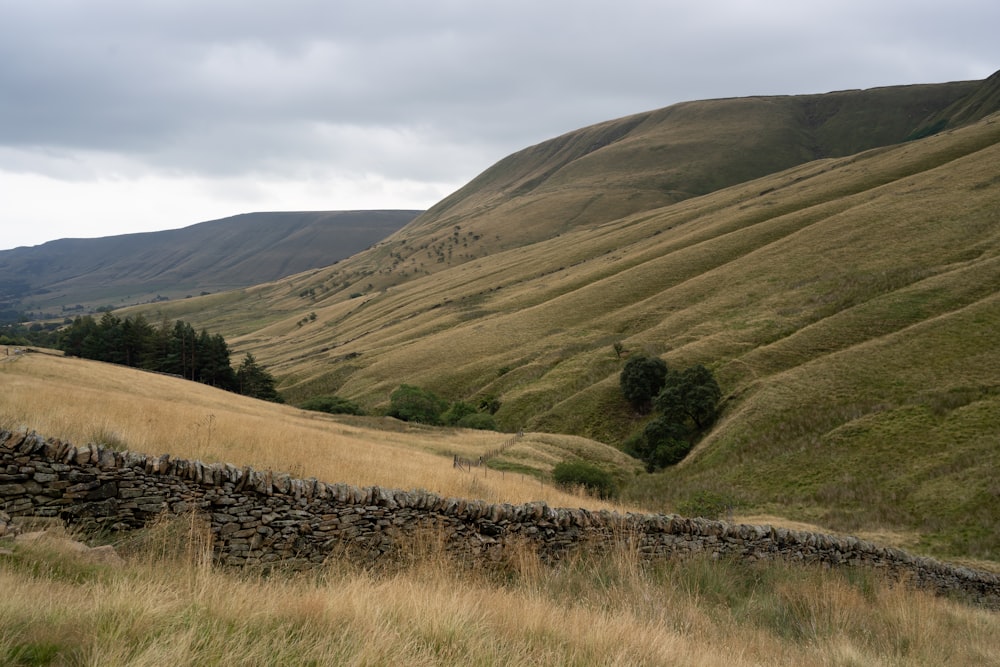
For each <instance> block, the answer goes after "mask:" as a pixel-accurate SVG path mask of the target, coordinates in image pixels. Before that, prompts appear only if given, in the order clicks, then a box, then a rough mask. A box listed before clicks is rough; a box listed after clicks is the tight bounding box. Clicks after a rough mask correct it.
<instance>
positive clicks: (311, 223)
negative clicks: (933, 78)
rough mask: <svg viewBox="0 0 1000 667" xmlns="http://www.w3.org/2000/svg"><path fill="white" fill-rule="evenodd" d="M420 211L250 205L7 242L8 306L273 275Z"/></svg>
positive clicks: (182, 292) (104, 300)
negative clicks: (256, 209) (238, 210)
mask: <svg viewBox="0 0 1000 667" xmlns="http://www.w3.org/2000/svg"><path fill="white" fill-rule="evenodd" d="M418 213H419V211H309V212H290V213H248V214H245V215H237V216H233V217H230V218H224V219H222V220H213V221H210V222H203V223H199V224H196V225H191V226H189V227H185V228H183V229H173V230H168V231H162V232H148V233H141V234H125V235H121V236H111V237H107V238H96V239H60V240H57V241H50V242H48V243H44V244H42V245H39V246H34V247H30V248H27V247H24V248H15V249H13V250H0V309H2V310H8V309H10V310H20V311H32V312H35V313H39V312H42V313H52V314H53V315H54V316H61V315H62V314H63V313H64V312H66V311H65V309H66V308H70V309H71V310H69V311H68V312H69V313H70V314H72V313H73V312H76V311H75V310H72V309H74V308H76V307H77V306H82V307H83V309H85V310H89V311H92V310H93V309H94V308H96V307H98V306H107V305H110V306H113V307H120V306H122V305H132V304H136V303H146V302H149V301H151V300H153V299H156V298H170V299H178V298H184V297H186V296H190V295H198V294H202V293H204V292H218V291H221V290H230V289H236V288H239V287H245V286H248V285H257V284H260V283H264V282H270V281H272V280H277V279H278V278H283V277H285V276H289V275H292V274H295V273H299V272H301V271H306V270H308V269H312V268H316V267H321V266H328V265H330V264H333V263H335V262H337V261H338V260H341V259H344V258H346V257H349V256H351V255H353V254H355V253H357V252H360V251H362V250H364V249H365V248H367V247H369V246H370V245H372V244H373V243H375V242H376V241H380V240H381V239H383V238H385V237H387V236H389V235H390V234H392V233H393V232H395V231H396V230H398V229H399V228H401V227H402V226H403V225H405V224H406V223H408V222H410V221H411V220H413V218H414V217H416V216H417V214H418Z"/></svg>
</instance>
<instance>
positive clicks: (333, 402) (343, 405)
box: [299, 396, 365, 415]
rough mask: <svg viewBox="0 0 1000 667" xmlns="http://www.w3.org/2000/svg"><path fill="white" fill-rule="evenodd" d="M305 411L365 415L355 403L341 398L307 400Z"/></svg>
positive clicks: (303, 404)
mask: <svg viewBox="0 0 1000 667" xmlns="http://www.w3.org/2000/svg"><path fill="white" fill-rule="evenodd" d="M299 407H301V408H302V409H303V410H314V411H316V412H327V413H329V414H331V415H363V414H365V411H364V410H363V409H362V408H361V406H360V405H358V404H357V403H355V402H354V401H351V400H348V399H346V398H341V397H340V396H314V397H312V398H309V399H306V400H305V401H304V402H303V403H302V405H300V406H299Z"/></svg>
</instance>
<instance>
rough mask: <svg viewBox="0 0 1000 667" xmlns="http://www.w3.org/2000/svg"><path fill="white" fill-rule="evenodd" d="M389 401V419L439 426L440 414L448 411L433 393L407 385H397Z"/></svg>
mask: <svg viewBox="0 0 1000 667" xmlns="http://www.w3.org/2000/svg"><path fill="white" fill-rule="evenodd" d="M389 401H390V405H389V413H388V414H389V416H390V417H395V418H396V419H402V420H403V421H406V422H419V423H421V424H432V425H435V426H437V425H440V424H441V413H443V412H444V411H445V410H447V409H448V403H447V402H446V401H445V400H444V399H443V398H440V397H439V396H438V395H437V394H435V393H434V392H432V391H429V390H427V389H421V388H420V387H414V386H413V385H409V384H401V385H399V389H397V390H396V391H394V392H392V396H390V397H389Z"/></svg>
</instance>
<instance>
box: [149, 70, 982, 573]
mask: <svg viewBox="0 0 1000 667" xmlns="http://www.w3.org/2000/svg"><path fill="white" fill-rule="evenodd" d="M996 85H997V82H996V81H994V80H992V79H991V80H990V81H987V82H983V83H981V84H950V85H946V86H943V87H942V88H940V89H939V88H937V87H929V88H930V90H932V91H934V92H935V94H937V95H938V96H937V97H934V96H931V101H930V102H928V101H927V100H926V99H923V97H922V95H926V91H924V92H923V93H922V92H921V87H907V88H902V89H880V90H878V91H853V92H844V93H835V94H831V95H829V96H807V97H804V98H753V99H747V100H719V101H714V102H704V103H691V104H688V105H679V106H677V107H671V108H669V109H666V110H661V111H658V112H651V113H650V114H641V115H639V116H635V117H632V118H630V119H624V120H622V121H613V122H611V123H606V124H603V125H599V126H595V127H593V128H586V129H585V130H582V131H580V132H578V133H573V134H570V135H566V136H564V137H561V138H559V139H556V140H553V141H552V142H547V143H546V144H541V145H539V146H537V147H533V148H531V149H527V150H526V151H524V152H522V153H518V154H516V155H514V156H511V158H508V159H507V160H504V161H502V162H501V163H499V164H498V165H497V167H495V168H494V169H491V170H489V171H487V172H486V173H484V174H483V176H481V177H480V178H479V179H477V180H476V181H473V183H470V185H469V186H467V188H466V189H464V190H463V191H460V192H459V193H456V195H454V196H453V197H451V198H449V199H446V200H445V201H443V202H441V204H439V205H438V206H435V207H433V208H432V209H431V210H429V211H428V212H427V213H426V214H425V215H424V216H421V217H420V218H418V219H417V220H416V221H414V223H413V224H411V225H409V226H408V227H406V228H405V229H403V230H401V231H400V232H399V233H398V234H396V235H394V236H393V237H391V238H390V239H387V240H386V241H385V242H383V243H380V244H378V245H377V246H376V247H374V248H372V249H371V250H370V251H368V252H365V253H362V254H360V255H357V256H355V257H352V258H351V259H350V260H347V261H345V262H341V263H340V264H338V265H337V266H334V267H329V268H326V269H321V270H317V271H314V272H311V273H307V274H300V275H298V276H295V277H293V278H290V279H288V280H285V281H281V282H278V283H275V284H273V285H266V286H260V287H257V288H252V289H247V290H244V291H242V292H239V293H229V294H225V295H218V296H214V297H206V298H205V299H192V300H189V301H185V302H183V303H178V304H173V305H170V304H167V305H166V306H167V307H163V308H160V309H157V310H153V311H149V312H148V314H149V315H150V316H151V317H154V318H159V317H160V316H167V317H183V318H184V319H191V320H193V321H195V322H197V323H198V324H204V325H208V326H210V327H214V328H217V329H218V330H221V331H224V332H225V333H226V334H227V335H230V336H234V338H233V341H234V342H235V345H236V347H237V349H238V350H239V351H243V350H251V351H253V352H254V353H255V354H256V355H257V356H258V357H259V358H260V359H262V360H263V361H264V362H265V363H266V364H268V365H269V366H270V368H271V370H272V371H273V372H275V373H276V375H278V376H279V377H280V378H281V380H282V382H281V389H282V390H283V392H284V393H285V395H286V396H287V397H288V398H289V399H290V400H292V401H297V400H301V399H303V398H305V397H307V396H309V395H315V394H321V393H334V392H336V393H339V394H341V395H343V396H345V397H348V398H352V399H354V400H357V401H360V402H362V403H364V404H366V405H367V406H368V407H371V408H378V407H379V406H384V405H385V404H386V403H387V401H388V397H389V394H390V393H391V391H392V390H393V389H395V388H396V387H397V386H398V385H399V384H400V383H401V382H407V383H410V384H416V385H421V386H424V387H427V388H430V389H433V390H434V391H437V392H438V393H440V394H442V395H444V396H446V397H447V398H449V399H452V400H454V399H467V400H476V399H479V398H482V397H486V396H493V397H496V398H498V399H499V400H500V401H501V403H502V407H501V408H500V411H499V412H498V413H497V417H498V419H499V420H500V421H501V423H503V424H504V425H505V426H506V427H507V428H509V429H515V428H526V429H529V430H533V431H548V432H554V433H556V432H557V433H571V434H576V435H581V436H586V437H589V438H594V439H596V440H600V441H603V442H608V443H619V442H621V441H622V440H623V439H624V438H625V437H626V436H627V435H628V434H629V433H630V432H632V431H634V430H635V429H637V428H639V427H641V425H642V418H641V417H639V416H636V415H634V414H632V413H631V412H630V410H629V409H628V408H627V406H626V404H625V403H624V401H623V400H622V399H621V398H620V395H619V392H618V386H617V379H618V373H619V372H620V369H621V366H622V364H623V363H624V360H623V359H619V358H618V357H617V355H616V354H615V353H614V351H613V349H612V345H613V344H614V343H615V342H621V343H622V344H623V345H624V347H625V350H626V352H627V354H637V353H648V354H656V355H660V356H662V357H663V358H664V359H665V360H666V361H667V362H668V364H670V365H671V366H673V367H678V368H680V367H684V366H687V365H690V364H694V363H703V364H706V365H707V366H709V367H711V368H712V369H714V371H715V372H716V374H717V376H718V377H719V379H720V382H721V384H722V387H723V390H724V392H725V395H726V400H725V406H724V412H723V415H722V418H721V419H720V421H719V422H718V424H717V425H716V428H715V429H714V430H713V431H712V433H710V434H709V436H708V437H707V438H706V439H705V440H704V441H703V442H702V443H701V444H700V445H699V447H698V448H697V449H696V451H695V452H694V454H693V456H692V457H690V459H689V460H688V461H686V462H685V463H683V464H682V465H681V466H679V467H677V468H676V469H674V470H671V471H668V472H667V473H663V474H661V475H658V476H655V477H653V478H650V479H648V480H644V481H643V482H642V483H641V484H638V485H637V486H636V488H635V490H634V493H635V498H637V499H641V502H643V503H644V504H646V505H647V506H651V507H658V506H662V507H670V506H673V505H674V504H676V503H677V502H678V501H680V500H683V499H684V498H687V497H690V496H692V495H693V494H695V493H696V492H698V491H700V490H706V489H708V490H712V491H715V492H720V493H724V494H727V495H728V496H730V497H731V498H732V499H733V500H734V501H739V502H741V503H742V504H743V506H744V507H745V508H747V511H759V512H768V513H775V514H779V515H782V516H786V517H790V518H795V519H798V520H803V521H814V522H821V523H823V524H824V525H828V526H832V527H834V528H837V529H841V530H849V531H856V530H860V529H865V530H888V531H897V532H900V533H906V534H909V535H911V539H912V540H914V541H916V542H918V543H919V546H921V548H925V549H929V550H932V551H935V552H938V553H942V554H944V555H956V554H960V555H968V556H975V557H981V558H988V559H997V558H1000V542H998V540H1000V537H998V536H997V534H996V532H995V530H994V528H995V526H996V525H997V524H998V522H1000V493H998V490H997V487H996V484H995V482H994V481H993V477H994V476H993V475H992V474H991V473H990V471H991V470H995V467H996V456H997V454H996V451H995V442H996V440H997V435H998V428H1000V426H998V422H997V420H996V419H995V417H994V416H993V415H995V414H997V407H998V406H997V400H998V398H997V396H998V394H997V378H998V377H1000V367H998V366H1000V350H998V343H997V337H996V336H995V335H993V332H995V331H996V330H998V329H1000V307H998V303H997V298H998V297H997V287H998V284H1000V259H998V254H1000V234H998V229H1000V225H998V222H1000V220H998V216H1000V179H998V177H997V176H996V165H997V164H1000V119H998V117H997V116H996V115H993V116H989V117H986V118H983V119H982V120H979V121H977V122H975V123H972V124H970V125H966V126H963V127H959V128H956V129H949V130H945V131H943V132H941V133H938V134H935V135H932V136H928V137H925V138H923V139H920V140H916V141H911V142H907V143H902V144H896V145H885V146H881V147H877V148H872V149H869V150H865V151H862V152H860V153H856V154H853V153H850V151H853V150H854V149H856V148H859V147H863V146H864V145H868V144H877V143H879V142H876V141H875V139H873V138H871V137H872V136H874V135H875V134H877V132H876V131H875V129H873V127H874V128H883V129H884V130H885V134H884V135H880V136H881V140H884V141H885V142H886V143H891V142H890V141H889V140H890V139H892V140H893V141H899V140H900V139H902V138H905V137H906V136H908V135H909V134H911V133H912V131H913V130H914V129H915V128H919V127H920V126H921V123H922V122H923V121H924V120H925V119H927V118H931V117H934V114H936V113H940V112H941V111H942V110H946V109H949V108H953V106H954V105H955V104H956V103H957V100H965V101H966V102H968V100H971V99H973V98H976V99H991V97H990V94H991V93H990V91H991V90H992V88H991V87H996ZM947 91H950V92H948V94H944V93H945V92H947ZM984 91H985V92H984ZM977 96H978V97H977ZM907 101H909V103H907ZM890 109H898V110H905V113H902V112H900V114H899V115H893V114H891V113H889V110H890ZM979 109H980V110H979V111H978V112H977V113H980V114H982V113H984V108H983V107H982V106H980V107H979ZM904 116H905V118H906V120H905V122H904V120H903V117H904ZM696 118H701V119H702V120H703V124H699V123H698V122H695V120H693V119H696ZM803 119H805V120H809V119H811V120H809V122H805V120H803ZM772 122H773V125H769V123H772ZM769 128H770V129H769ZM852 130H853V131H852ZM657 136H660V137H671V139H670V140H669V141H667V140H665V139H664V140H661V141H659V143H657V140H655V137H657ZM848 136H849V137H851V140H850V141H848V139H847V138H846V137H848ZM684 139H687V141H685V140H684ZM712 142H715V144H714V145H715V146H716V149H717V150H716V151H715V152H713V151H712V150H708V149H707V147H709V146H711V145H713V143H712ZM755 142H758V143H755ZM852 142H854V143H852ZM657 147H661V148H657ZM772 149H773V150H772ZM807 149H808V150H807ZM685 151H688V152H685ZM719 151H721V152H719ZM727 151H728V152H727ZM733 151H736V152H735V153H734V152H733ZM740 151H744V152H748V153H749V154H750V158H748V159H747V160H742V159H735V158H734V156H736V155H742V154H743V153H741V152H740ZM644 153H648V154H649V155H650V156H652V155H661V157H660V158H655V159H654V158H653V157H650V158H649V159H648V160H647V161H645V162H644V161H643V159H642V155H643V154H644ZM849 153H850V154H849ZM667 154H670V155H677V156H678V157H677V160H676V162H674V161H672V160H668V159H666V158H664V157H662V156H663V155H667ZM838 155H843V157H837V156H838ZM727 156H728V157H729V158H730V159H729V160H728V161H727V160H726V159H725V158H726V157H727ZM816 156H828V157H821V159H813V158H814V157H816ZM758 160H759V161H761V163H760V165H758V166H753V164H752V163H754V162H755V161H758ZM782 162H787V163H788V164H793V165H794V164H797V165H798V166H792V167H791V168H788V169H785V170H784V171H777V172H775V173H772V174H771V175H768V176H764V177H762V178H757V179H756V180H749V181H747V180H745V179H746V178H748V177H749V176H750V174H751V173H753V172H754V171H755V170H759V171H761V172H769V171H774V170H775V169H776V168H777V165H778V164H779V163H782ZM748 165H749V166H748ZM680 173H684V174H686V176H685V178H684V179H682V180H683V183H684V186H683V187H673V186H671V187H670V188H665V187H660V188H659V189H657V187H653V186H651V185H650V183H654V181H650V180H649V178H653V177H654V176H655V178H657V179H660V180H659V181H655V182H658V183H660V184H661V185H662V184H663V183H666V182H667V181H668V180H670V181H671V182H673V180H672V179H674V176H673V175H672V174H680ZM708 175H712V176H713V178H717V179H721V180H715V181H711V180H710V179H708ZM647 176H648V177H649V178H647ZM727 181H730V182H738V183H739V184H737V185H731V186H730V187H726V188H723V189H720V190H714V189H715V188H717V187H720V186H721V185H722V184H724V183H725V182H727ZM710 190H714V191H712V192H710V193H709V194H703V195H700V196H693V195H698V194H699V193H700V192H701V191H710ZM309 290H312V292H311V295H312V296H309V297H308V298H307V297H304V296H303V294H310V292H309ZM311 312H315V313H316V315H317V317H316V319H315V321H310V322H309V323H307V324H302V321H303V316H304V315H306V314H308V313H311Z"/></svg>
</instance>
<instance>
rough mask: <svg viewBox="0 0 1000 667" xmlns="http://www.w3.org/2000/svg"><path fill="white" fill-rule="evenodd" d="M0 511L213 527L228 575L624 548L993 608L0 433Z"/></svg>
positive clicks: (875, 553) (926, 582)
mask: <svg viewBox="0 0 1000 667" xmlns="http://www.w3.org/2000/svg"><path fill="white" fill-rule="evenodd" d="M0 510H2V512H0V526H2V527H4V528H5V527H6V526H7V524H8V523H9V522H10V520H13V519H16V518H17V517H25V516H34V517H58V518H60V519H62V520H63V521H65V522H66V523H70V524H76V525H80V526H82V527H84V528H85V529H94V530H111V531H122V530H131V529H135V528H140V527H142V526H144V525H146V524H147V523H148V522H149V521H150V520H151V519H153V518H154V517H157V516H158V515H160V514H162V513H164V512H167V513H172V514H183V513H186V512H188V511H191V510H195V511H197V512H199V513H200V514H202V515H203V516H204V517H205V518H206V519H207V520H208V521H209V522H210V524H211V531H212V535H213V549H214V557H215V559H216V561H217V562H219V563H222V564H225V565H232V566H248V565H249V566H255V565H256V566H268V565H269V564H275V563H280V564H281V565H282V566H283V567H292V568H302V567H309V566H312V565H315V564H319V563H322V562H323V561H324V560H326V559H327V558H328V557H330V556H331V555H335V556H338V557H339V556H341V555H346V556H349V557H363V558H378V557H381V556H383V555H385V554H389V553H391V552H393V550H394V549H397V548H399V547H400V545H402V544H405V543H406V542H407V541H408V540H410V539H413V537H414V536H415V535H418V534H426V533H428V532H429V533H432V534H434V535H436V536H438V537H439V538H440V540H441V542H442V543H443V544H444V546H445V548H447V549H448V550H449V551H450V552H452V553H454V554H455V555H456V556H457V557H460V558H463V559H467V560H471V561H475V560H484V561H497V560H500V559H502V558H503V554H504V550H505V549H506V548H507V547H509V546H510V545H512V544H519V545H523V544H529V545H531V546H532V547H533V548H534V549H536V550H537V552H538V553H539V554H540V555H541V556H542V558H544V559H545V560H547V561H557V560H559V559H560V558H562V557H563V556H564V555H566V554H567V553H569V552H571V551H574V550H577V549H597V548H602V547H606V546H610V545H612V544H626V545H628V546H629V548H632V549H634V550H636V552H637V553H638V554H640V555H641V556H642V557H644V558H647V559H656V558H668V557H678V556H685V555H692V554H705V555H708V556H711V557H735V558H743V559H750V560H758V559H777V558H781V559H787V560H791V561H802V562H814V563H825V564H829V565H831V566H836V565H858V566H867V567H872V568H876V569H879V570H881V571H884V572H885V573H886V574H887V575H889V576H892V577H896V578H900V579H905V580H907V581H909V582H910V583H912V584H914V585H916V586H919V587H923V588H928V589H932V590H934V591H937V592H948V591H955V592H961V593H962V594H964V595H965V596H966V597H967V598H968V599H971V600H974V601H976V602H978V603H980V604H985V605H987V606H990V607H993V608H1000V575H996V574H992V573H989V572H983V571H978V570H973V569H970V568H965V567H960V566H955V565H951V564H947V563H943V562H940V561H937V560H935V559H932V558H925V557H918V556H914V555H911V554H909V553H906V552H904V551H901V550H899V549H894V548H886V547H880V546H877V545H875V544H872V543H870V542H867V541H863V540H859V539H856V538H853V537H836V536H832V535H825V534H817V533H807V532H801V531H795V530H786V529H784V528H775V527H771V526H749V525H737V524H729V523H724V522H721V521H710V520H705V519H689V518H683V517H680V516H676V515H652V514H648V515H640V514H617V513H613V512H608V511H597V512H593V511H588V510H585V509H556V508H552V507H549V506H548V505H546V504H545V503H542V502H535V503H527V504H524V505H508V504H488V503H485V502H483V501H479V500H463V499H458V498H444V497H440V496H438V495H435V494H433V493H428V492H425V491H401V490H393V489H384V488H380V487H376V486H372V487H365V488H359V487H355V486H351V485H347V484H328V483H325V482H321V481H319V480H316V479H293V478H292V477H290V476H289V475H287V474H280V473H274V472H272V471H259V470H254V469H252V468H249V467H242V468H241V467H236V466H232V465H229V464H211V465H208V464H203V463H201V462H200V461H188V460H183V459H172V458H170V457H169V456H168V455H162V456H149V455H146V454H140V453H136V452H127V451H124V452H123V451H113V450H110V449H105V448H101V447H98V446H95V445H86V446H82V447H74V446H73V445H70V444H68V443H63V442H60V441H59V440H55V439H48V440H46V439H45V438H43V437H41V436H39V435H37V434H35V433H27V432H23V431H22V432H10V431H0ZM4 515H6V516H4ZM8 517H10V519H8ZM0 537H2V534H0Z"/></svg>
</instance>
